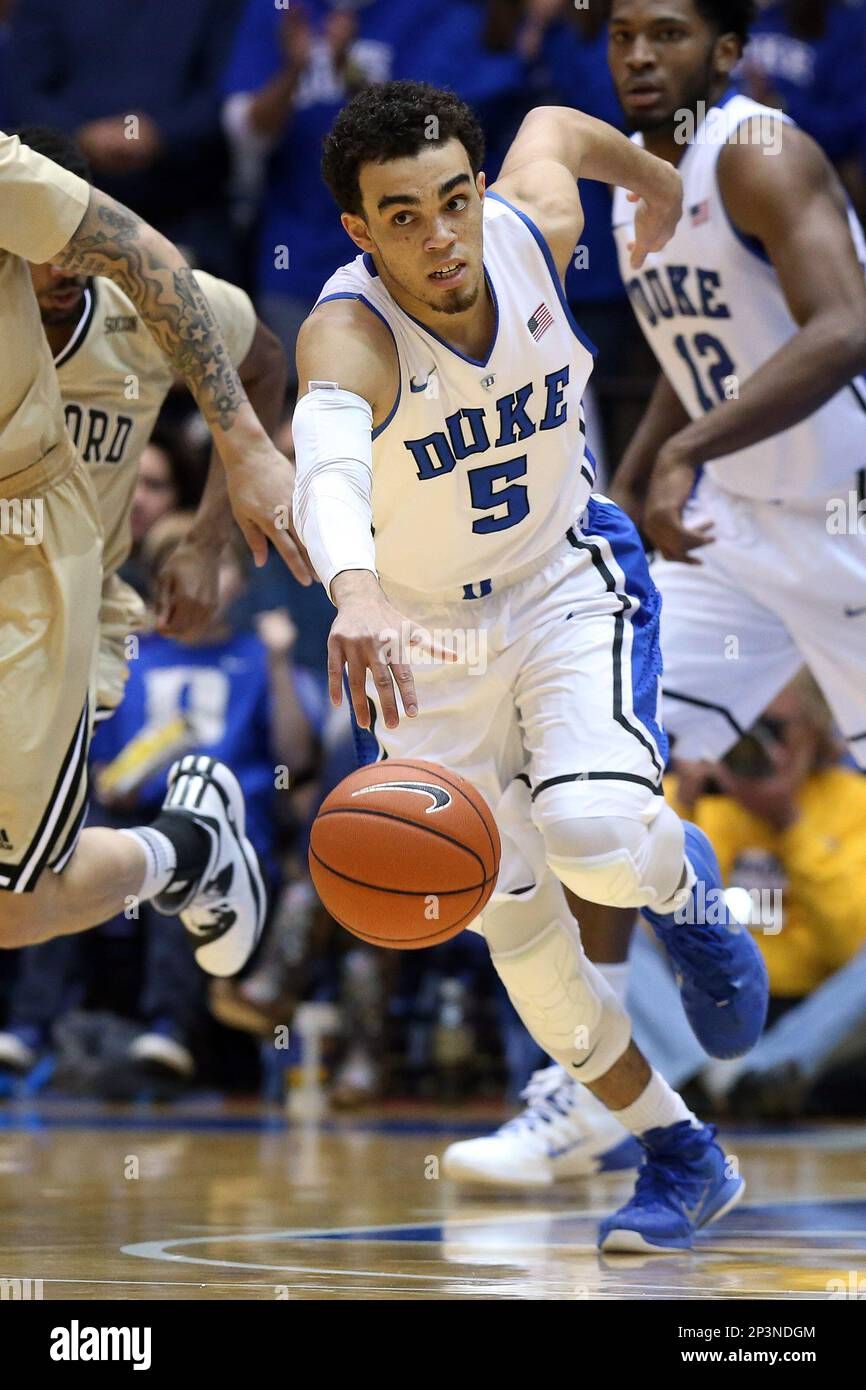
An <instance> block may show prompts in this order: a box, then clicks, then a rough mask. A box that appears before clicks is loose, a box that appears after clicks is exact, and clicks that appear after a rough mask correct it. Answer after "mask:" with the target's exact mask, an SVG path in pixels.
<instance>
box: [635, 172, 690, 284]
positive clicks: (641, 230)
mask: <svg viewBox="0 0 866 1390" xmlns="http://www.w3.org/2000/svg"><path fill="white" fill-rule="evenodd" d="M658 163H659V164H660V165H662V166H663V168H660V169H659V171H658V174H659V179H658V189H657V190H654V191H653V193H652V194H650V195H649V196H648V197H642V196H641V195H640V194H639V193H629V194H628V200H629V202H630V203H637V205H638V206H637V211H636V212H635V215H634V241H630V242H629V244H628V250H629V252H630V255H631V268H632V270H640V268H641V266H642V265H643V263H644V261H645V260H646V258H647V256H648V255H649V254H650V252H651V251H661V250H663V248H664V247H665V246H667V244H668V242H669V241H670V239H671V237H672V236H673V234H674V232H675V231H676V229H677V223H678V222H679V220H680V218H681V216H682V212H683V181H682V179H681V178H680V176H679V174H678V173H677V171H676V169H674V167H673V165H670V164H667V163H666V162H665V161H664V160H659V161H658Z"/></svg>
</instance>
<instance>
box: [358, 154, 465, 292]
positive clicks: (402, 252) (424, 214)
mask: <svg viewBox="0 0 866 1390" xmlns="http://www.w3.org/2000/svg"><path fill="white" fill-rule="evenodd" d="M360 183H361V196H362V199H363V206H364V217H355V216H353V215H352V214H350V213H344V215H343V226H344V227H345V228H346V231H347V232H348V233H349V235H350V237H351V238H352V240H353V241H354V242H355V244H356V245H357V246H360V247H361V249H362V250H364V251H370V252H372V253H373V254H374V255H375V256H376V260H377V263H378V266H379V271H380V274H382V275H383V278H384V279H385V283H386V284H389V281H390V284H389V288H390V287H391V285H393V286H395V287H397V288H398V289H399V290H402V291H403V293H404V294H405V295H407V296H409V297H410V298H411V299H412V300H413V301H415V303H416V304H420V305H424V306H425V307H426V308H427V309H433V310H435V311H436V312H437V313H440V314H460V313H463V312H464V311H465V310H467V309H471V308H472V307H473V305H474V304H475V303H476V301H477V299H478V297H479V295H480V293H481V289H482V287H483V284H484V266H483V262H482V232H481V229H482V218H481V210H482V199H483V196H484V175H483V174H479V175H478V177H477V178H475V176H474V175H473V173H472V169H471V167H470V164H469V159H468V156H467V154H466V150H465V149H464V148H463V146H462V145H461V144H460V142H459V140H448V141H446V142H445V143H444V144H442V145H434V144H432V143H431V145H430V147H429V149H424V150H422V151H421V152H420V153H419V154H417V155H412V156H411V157H409V158H406V159H392V160H389V161H388V162H387V163H386V164H372V163H370V164H365V165H364V166H363V168H362V169H361V175H360ZM409 307H411V306H409Z"/></svg>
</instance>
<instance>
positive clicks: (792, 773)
mask: <svg viewBox="0 0 866 1390" xmlns="http://www.w3.org/2000/svg"><path fill="white" fill-rule="evenodd" d="M770 757H771V759H772V763H773V771H772V772H771V773H770V774H769V775H768V776H766V777H743V776H738V775H737V774H736V773H734V772H731V771H730V770H729V769H728V768H727V767H725V764H724V763H720V764H719V766H718V768H717V769H716V781H717V782H718V784H719V787H720V788H721V790H722V791H723V792H724V794H725V796H731V797H733V798H734V800H735V801H738V802H739V804H740V805H741V806H743V807H744V808H745V810H747V811H749V812H750V813H751V815H753V816H757V817H758V819H759V820H763V821H766V822H767V824H768V825H771V826H772V827H773V829H774V830H777V831H782V830H789V829H790V828H791V826H792V825H794V824H795V823H796V822H797V821H798V820H799V819H800V807H799V805H798V801H797V794H798V792H799V789H800V787H801V786H802V785H803V782H804V781H805V780H806V778H807V777H808V776H809V772H810V760H811V749H809V748H808V747H804V748H801V749H799V750H798V751H797V752H796V753H794V752H792V751H791V750H790V749H789V748H788V747H786V746H784V745H781V744H777V745H776V746H775V747H774V748H773V749H772V750H771V753H770Z"/></svg>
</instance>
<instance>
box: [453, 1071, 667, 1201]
mask: <svg viewBox="0 0 866 1390" xmlns="http://www.w3.org/2000/svg"><path fill="white" fill-rule="evenodd" d="M521 1097H522V1099H524V1100H525V1101H526V1106H525V1108H524V1109H523V1110H522V1111H521V1112H520V1114H519V1115H516V1116H515V1117H514V1119H513V1120H508V1121H507V1122H506V1124H504V1125H502V1126H501V1128H500V1129H497V1130H496V1131H495V1132H494V1133H493V1134H488V1135H485V1136H484V1137H483V1138H481V1139H461V1140H460V1141H458V1142H457V1143H456V1144H450V1145H449V1146H448V1148H447V1149H446V1150H445V1153H444V1154H443V1156H442V1168H443V1172H444V1174H445V1176H446V1177H447V1178H451V1180H452V1181H453V1182H457V1183H461V1184H462V1183H466V1184H469V1183H472V1184H480V1185H484V1186H487V1187H549V1186H550V1185H551V1184H552V1183H557V1182H563V1181H567V1180H569V1179H572V1178H587V1177H593V1176H594V1175H595V1174H596V1173H611V1172H618V1171H621V1170H623V1169H628V1168H636V1167H637V1166H638V1164H639V1163H640V1161H641V1156H642V1150H641V1146H640V1144H639V1143H638V1141H637V1140H636V1139H635V1138H634V1137H633V1136H632V1135H631V1134H629V1133H628V1131H627V1130H625V1129H623V1127H622V1125H621V1124H620V1123H619V1121H618V1120H615V1119H614V1118H613V1116H612V1115H611V1114H610V1112H609V1111H608V1110H606V1109H605V1107H604V1106H603V1105H602V1104H601V1102H600V1101H598V1100H596V1099H595V1097H594V1096H593V1095H591V1094H590V1092H589V1091H587V1090H586V1089H585V1087H583V1086H578V1085H577V1083H576V1082H575V1081H574V1080H573V1079H572V1078H571V1077H570V1076H568V1075H567V1073H566V1072H564V1071H563V1069H562V1067H560V1066H552V1067H545V1068H544V1070H543V1071H537V1072H535V1073H534V1075H533V1076H532V1078H531V1080H530V1082H529V1085H528V1086H526V1087H525V1089H524V1090H523V1091H521Z"/></svg>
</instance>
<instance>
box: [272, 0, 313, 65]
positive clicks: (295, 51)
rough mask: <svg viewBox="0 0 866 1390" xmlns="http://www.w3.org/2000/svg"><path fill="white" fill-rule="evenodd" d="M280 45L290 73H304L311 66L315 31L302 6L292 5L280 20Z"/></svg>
mask: <svg viewBox="0 0 866 1390" xmlns="http://www.w3.org/2000/svg"><path fill="white" fill-rule="evenodd" d="M279 43H280V48H281V50H282V54H283V58H284V60H285V64H286V67H287V68H288V69H289V71H290V72H293V73H295V74H299V73H302V72H303V71H304V70H305V69H306V67H307V66H308V65H309V62H310V57H311V55H312V51H313V31H312V28H311V27H310V21H309V17H308V16H307V13H306V11H305V10H304V9H303V7H302V6H300V5H292V6H291V7H290V8H289V9H287V10H286V12H285V14H284V15H283V17H282V19H281V20H280V26H279Z"/></svg>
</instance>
